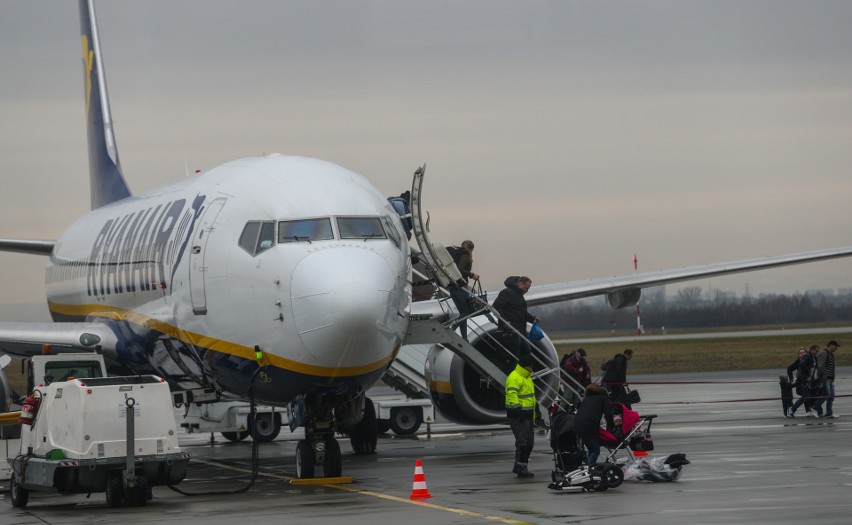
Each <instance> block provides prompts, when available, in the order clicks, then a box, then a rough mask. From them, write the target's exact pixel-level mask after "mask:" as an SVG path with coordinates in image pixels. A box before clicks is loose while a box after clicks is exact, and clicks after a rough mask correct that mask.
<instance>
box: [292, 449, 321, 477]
mask: <svg viewBox="0 0 852 525" xmlns="http://www.w3.org/2000/svg"><path fill="white" fill-rule="evenodd" d="M315 462H316V455H315V454H314V449H313V447H311V444H310V443H309V442H307V441H305V440H304V439H302V440H299V443H297V444H296V477H297V478H299V479H308V478H313V477H314V463H315Z"/></svg>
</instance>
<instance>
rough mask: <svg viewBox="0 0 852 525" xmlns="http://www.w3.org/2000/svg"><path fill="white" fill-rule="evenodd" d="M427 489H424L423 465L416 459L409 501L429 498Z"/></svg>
mask: <svg viewBox="0 0 852 525" xmlns="http://www.w3.org/2000/svg"><path fill="white" fill-rule="evenodd" d="M431 497H432V495H431V494H429V489H427V488H426V476H424V475H423V464H422V463H420V460H419V459H418V460H417V462H416V463H415V464H414V487H412V489H411V496H409V498H411V499H426V498H431Z"/></svg>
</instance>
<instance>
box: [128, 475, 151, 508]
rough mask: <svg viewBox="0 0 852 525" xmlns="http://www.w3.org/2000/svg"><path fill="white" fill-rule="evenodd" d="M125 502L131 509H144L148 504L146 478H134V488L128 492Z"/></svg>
mask: <svg viewBox="0 0 852 525" xmlns="http://www.w3.org/2000/svg"><path fill="white" fill-rule="evenodd" d="M126 500H127V504H128V505H130V506H132V507H144V506H145V505H146V504H147V503H148V478H146V477H145V476H136V486H135V487H133V489H132V490H131V491H130V494H128V496H127V498H126Z"/></svg>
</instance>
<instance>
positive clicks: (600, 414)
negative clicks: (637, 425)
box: [574, 384, 615, 467]
mask: <svg viewBox="0 0 852 525" xmlns="http://www.w3.org/2000/svg"><path fill="white" fill-rule="evenodd" d="M601 418H606V424H607V428H612V427H614V426H615V422H614V421H613V420H612V407H611V405H610V402H609V397H607V391H606V389H605V388H604V387H602V386H600V385H597V384H591V385H589V386H588V387H586V394H585V396H584V397H583V400H582V401H580V406H579V407H578V408H577V414H576V415H575V416H574V433H575V434H577V436H579V437H580V439H582V440H583V445H584V446H585V447H586V450H587V451H588V457H587V458H586V464H587V465H589V466H590V467H591V466H592V465H594V464H595V463H597V461H598V456H600V454H601V441H600V437H599V434H598V432H599V431H600V426H601Z"/></svg>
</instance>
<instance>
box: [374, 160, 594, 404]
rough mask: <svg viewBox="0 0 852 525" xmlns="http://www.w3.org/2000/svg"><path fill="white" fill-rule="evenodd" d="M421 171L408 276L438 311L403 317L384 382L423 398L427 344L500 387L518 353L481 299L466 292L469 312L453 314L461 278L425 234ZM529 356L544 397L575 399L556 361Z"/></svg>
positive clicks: (419, 172) (576, 386) (576, 387)
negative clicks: (416, 265)
mask: <svg viewBox="0 0 852 525" xmlns="http://www.w3.org/2000/svg"><path fill="white" fill-rule="evenodd" d="M424 175H425V166H423V167H421V168H418V169H417V170H416V171H415V173H414V181H413V184H412V189H411V218H412V227H413V233H414V237H415V238H416V240H417V244H418V245H419V247H420V248H421V250H422V251H421V252H420V253H417V254H416V255H417V258H418V259H419V260H420V262H421V264H420V266H421V267H422V269H423V271H419V270H416V271H415V274H414V278H413V279H414V280H415V281H417V282H419V283H425V282H431V285H430V286H432V288H433V289H434V298H437V300H438V304H439V305H440V306H441V312H440V313H435V314H426V315H420V316H417V315H412V316H411V317H410V318H409V328H408V333H407V335H406V338H405V345H404V346H403V347H402V349H401V350H400V353H399V355H398V356H397V358H396V360H395V361H394V362H393V364H392V365H391V366H390V368H389V370H388V372H387V373H386V374H385V377H384V381H385V383H387V384H388V385H389V386H391V387H393V388H396V389H397V390H399V391H401V392H403V393H405V394H406V395H408V396H409V397H424V396H428V392H429V390H428V385H427V384H426V379H425V363H426V358H427V356H428V353H429V349H430V348H431V346H432V345H434V344H440V345H442V346H443V347H444V348H446V349H448V350H450V351H452V352H453V353H455V354H456V355H458V356H459V357H460V358H461V359H463V360H464V361H465V362H466V363H467V364H468V365H469V366H471V367H472V368H473V369H474V370H476V371H477V372H478V373H479V374H480V375H481V376H482V377H483V380H484V381H487V382H489V383H493V384H494V385H495V386H496V387H498V388H500V389H502V388H503V385H505V383H506V378H507V376H508V372H509V371H511V370H512V369H513V368H514V365H515V363H516V362H517V358H518V356H516V355H514V353H513V351H512V350H510V349H509V348H507V347H506V346H505V345H504V343H503V341H502V340H501V339H500V338H499V337H497V336H496V334H498V332H497V331H496V330H495V329H496V326H497V324H498V320H500V321H502V319H501V318H500V315H499V314H498V312H497V311H496V310H494V309H493V308H492V307H491V306H490V305H489V304H488V302H487V300H485V299H484V298H480V297H478V296H476V295H472V302H473V304H475V307H474V308H475V311H474V312H473V313H472V314H470V315H468V316H466V317H464V318H458V317H457V315H456V312H455V310H454V308H453V307H452V306H450V303H452V301H450V299H449V293H448V291H447V289H448V288H449V287H450V286H454V285H456V283H458V281H459V280H461V278H462V276H461V273H460V272H459V270H458V268H457V267H456V265H455V262H454V261H453V260H452V258H451V257H450V255H449V253H448V252H447V250H446V248H445V247H444V246H443V245H441V244H440V243H437V242H434V241H432V240H431V239H430V238H429V235H428V232H429V217H428V214H427V215H426V217H425V220H424V215H423V213H422V209H421V202H422V200H421V193H422V185H423V177H424ZM423 288H427V289H428V288H429V286H423ZM459 322H466V323H468V327H469V329H470V330H471V334H472V335H473V336H474V337H473V338H471V341H475V342H476V343H475V345H474V344H471V343H469V342H468V341H467V340H465V339H463V338H462V337H461V336H460V335H459V334H458V333H457V332H456V331H455V329H454V326H456V325H457V323H459ZM500 325H503V326H504V327H506V328H508V329H511V330H513V331H514V329H513V328H511V326H510V325H508V324H507V323H503V322H500ZM515 336H516V337H526V334H521V333H519V332H517V331H515ZM533 357H534V358H535V359H536V360H538V362H539V366H538V367H537V368H540V369H541V371H539V372H537V373H536V375H535V377H536V378H540V379H541V381H539V382H538V383H539V385H540V387H544V392H543V393H544V397H545V399H547V400H548V401H554V400H565V399H564V398H563V397H562V394H563V393H569V392H571V393H573V394H574V395H576V396H577V397H579V396H578V394H577V393H578V392H579V391H581V390H582V387H581V386H580V385H579V384H576V382H574V384H571V383H569V382H566V381H565V378H564V377H563V375H562V374H560V373H559V366H558V363H554V362H552V359H551V358H549V357H548V356H546V355H544V354H541V353H539V352H535V351H534V352H533ZM569 379H570V378H569ZM569 397H573V396H569Z"/></svg>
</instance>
